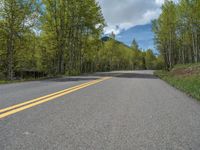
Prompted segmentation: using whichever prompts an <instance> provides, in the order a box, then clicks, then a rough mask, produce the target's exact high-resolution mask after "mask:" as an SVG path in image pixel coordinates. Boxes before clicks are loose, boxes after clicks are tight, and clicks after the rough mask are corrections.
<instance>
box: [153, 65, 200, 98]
mask: <svg viewBox="0 0 200 150" xmlns="http://www.w3.org/2000/svg"><path fill="white" fill-rule="evenodd" d="M180 67H182V68H186V67H192V66H191V65H188V66H176V67H175V68H180ZM155 75H156V76H158V77H160V78H161V79H163V80H165V81H166V82H168V83H169V84H171V85H172V86H174V87H176V88H177V89H180V90H182V91H184V92H185V93H187V94H188V95H190V96H192V97H193V98H196V99H197V100H200V75H198V74H194V75H188V76H184V75H183V76H181V75H175V74H172V73H171V72H167V71H156V72H155Z"/></svg>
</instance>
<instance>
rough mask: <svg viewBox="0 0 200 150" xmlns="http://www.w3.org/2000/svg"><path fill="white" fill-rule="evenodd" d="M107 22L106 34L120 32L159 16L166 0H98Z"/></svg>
mask: <svg viewBox="0 0 200 150" xmlns="http://www.w3.org/2000/svg"><path fill="white" fill-rule="evenodd" d="M97 1H98V2H99V4H100V6H101V8H102V13H103V15H104V18H105V20H106V23H107V27H106V28H105V29H104V32H105V34H109V33H111V32H114V33H115V34H118V33H120V31H121V30H123V29H125V30H126V29H128V28H130V27H133V26H136V25H144V24H148V23H150V22H151V20H153V19H156V18H158V16H159V15H160V13H161V9H160V7H161V6H162V4H163V3H164V0H97Z"/></svg>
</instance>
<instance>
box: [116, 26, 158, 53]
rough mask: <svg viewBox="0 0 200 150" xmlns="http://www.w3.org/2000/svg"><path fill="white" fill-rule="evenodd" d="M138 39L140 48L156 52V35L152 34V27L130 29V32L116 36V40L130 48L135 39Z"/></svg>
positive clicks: (124, 31) (125, 31)
mask: <svg viewBox="0 0 200 150" xmlns="http://www.w3.org/2000/svg"><path fill="white" fill-rule="evenodd" d="M134 38H135V39H136V41H137V42H138V44H139V47H140V48H142V49H148V48H151V49H153V50H155V47H154V41H153V38H154V35H153V32H152V25H151V24H147V25H138V26H135V27H132V28H129V29H128V30H123V31H121V32H120V33H119V34H118V35H116V39H117V40H118V41H121V42H123V43H124V44H126V45H128V46H130V45H131V43H132V40H133V39H134Z"/></svg>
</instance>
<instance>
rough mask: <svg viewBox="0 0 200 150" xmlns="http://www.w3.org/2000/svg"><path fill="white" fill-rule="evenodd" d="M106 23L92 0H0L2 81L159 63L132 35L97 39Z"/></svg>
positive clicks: (157, 65) (160, 60)
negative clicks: (123, 40) (124, 38)
mask: <svg viewBox="0 0 200 150" xmlns="http://www.w3.org/2000/svg"><path fill="white" fill-rule="evenodd" d="M105 25H106V23H105V20H104V17H103V15H102V12H101V8H100V6H99V4H98V3H97V2H96V1H95V0H84V1H77V0H59V1H58V0H40V1H38V0H32V1H22V0H1V1H0V80H2V81H1V82H3V83H4V82H8V80H10V81H12V80H24V79H27V78H28V79H29V78H31V79H32V78H41V77H49V76H57V75H79V74H81V73H88V72H95V71H111V70H126V69H156V68H162V65H163V61H162V57H158V56H155V55H154V53H153V51H152V50H147V51H146V52H144V51H143V50H141V49H139V47H138V45H137V42H136V41H135V40H133V44H132V46H131V47H128V46H126V45H124V44H122V43H120V42H118V41H116V40H115V35H114V34H111V35H110V36H109V37H104V38H102V35H103V28H104V27H105ZM3 80H4V81H3Z"/></svg>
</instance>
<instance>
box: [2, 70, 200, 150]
mask: <svg viewBox="0 0 200 150" xmlns="http://www.w3.org/2000/svg"><path fill="white" fill-rule="evenodd" d="M107 76H109V77H111V78H109V79H108V80H105V81H102V82H99V83H97V84H92V85H91V86H87V87H85V88H81V89H79V90H76V91H74V92H72V93H68V94H66V95H62V96H60V97H57V98H55V99H54V100H52V101H47V102H45V103H41V104H40V105H36V106H34V107H30V108H28V109H25V110H23V111H20V112H17V113H15V114H12V115H10V116H7V117H5V118H2V119H0V149H1V150H16V149H17V150H18V149H19V150H29V149H30V150H35V149H39V150H42V149H48V150H49V149H50V150H51V149H52V150H55V149H58V150H66V149H67V150H68V149H69V150H199V149H200V103H199V102H198V101H196V100H194V99H192V98H190V97H188V96H187V95H186V94H184V93H182V92H180V91H178V90H176V89H175V88H173V87H171V86H169V85H168V84H166V83H165V82H164V81H162V80H160V79H158V78H156V77H155V76H153V71H120V72H109V73H96V74H94V75H92V76H79V77H71V78H61V79H51V80H44V81H35V82H25V83H16V84H7V85H0V110H1V109H4V108H7V107H10V106H13V105H16V104H20V103H24V102H26V101H27V100H31V99H35V98H38V97H41V96H44V95H49V94H51V93H55V92H58V91H61V90H64V89H67V88H70V87H74V86H77V85H80V84H83V83H86V82H90V81H93V80H97V79H101V78H102V77H107Z"/></svg>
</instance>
